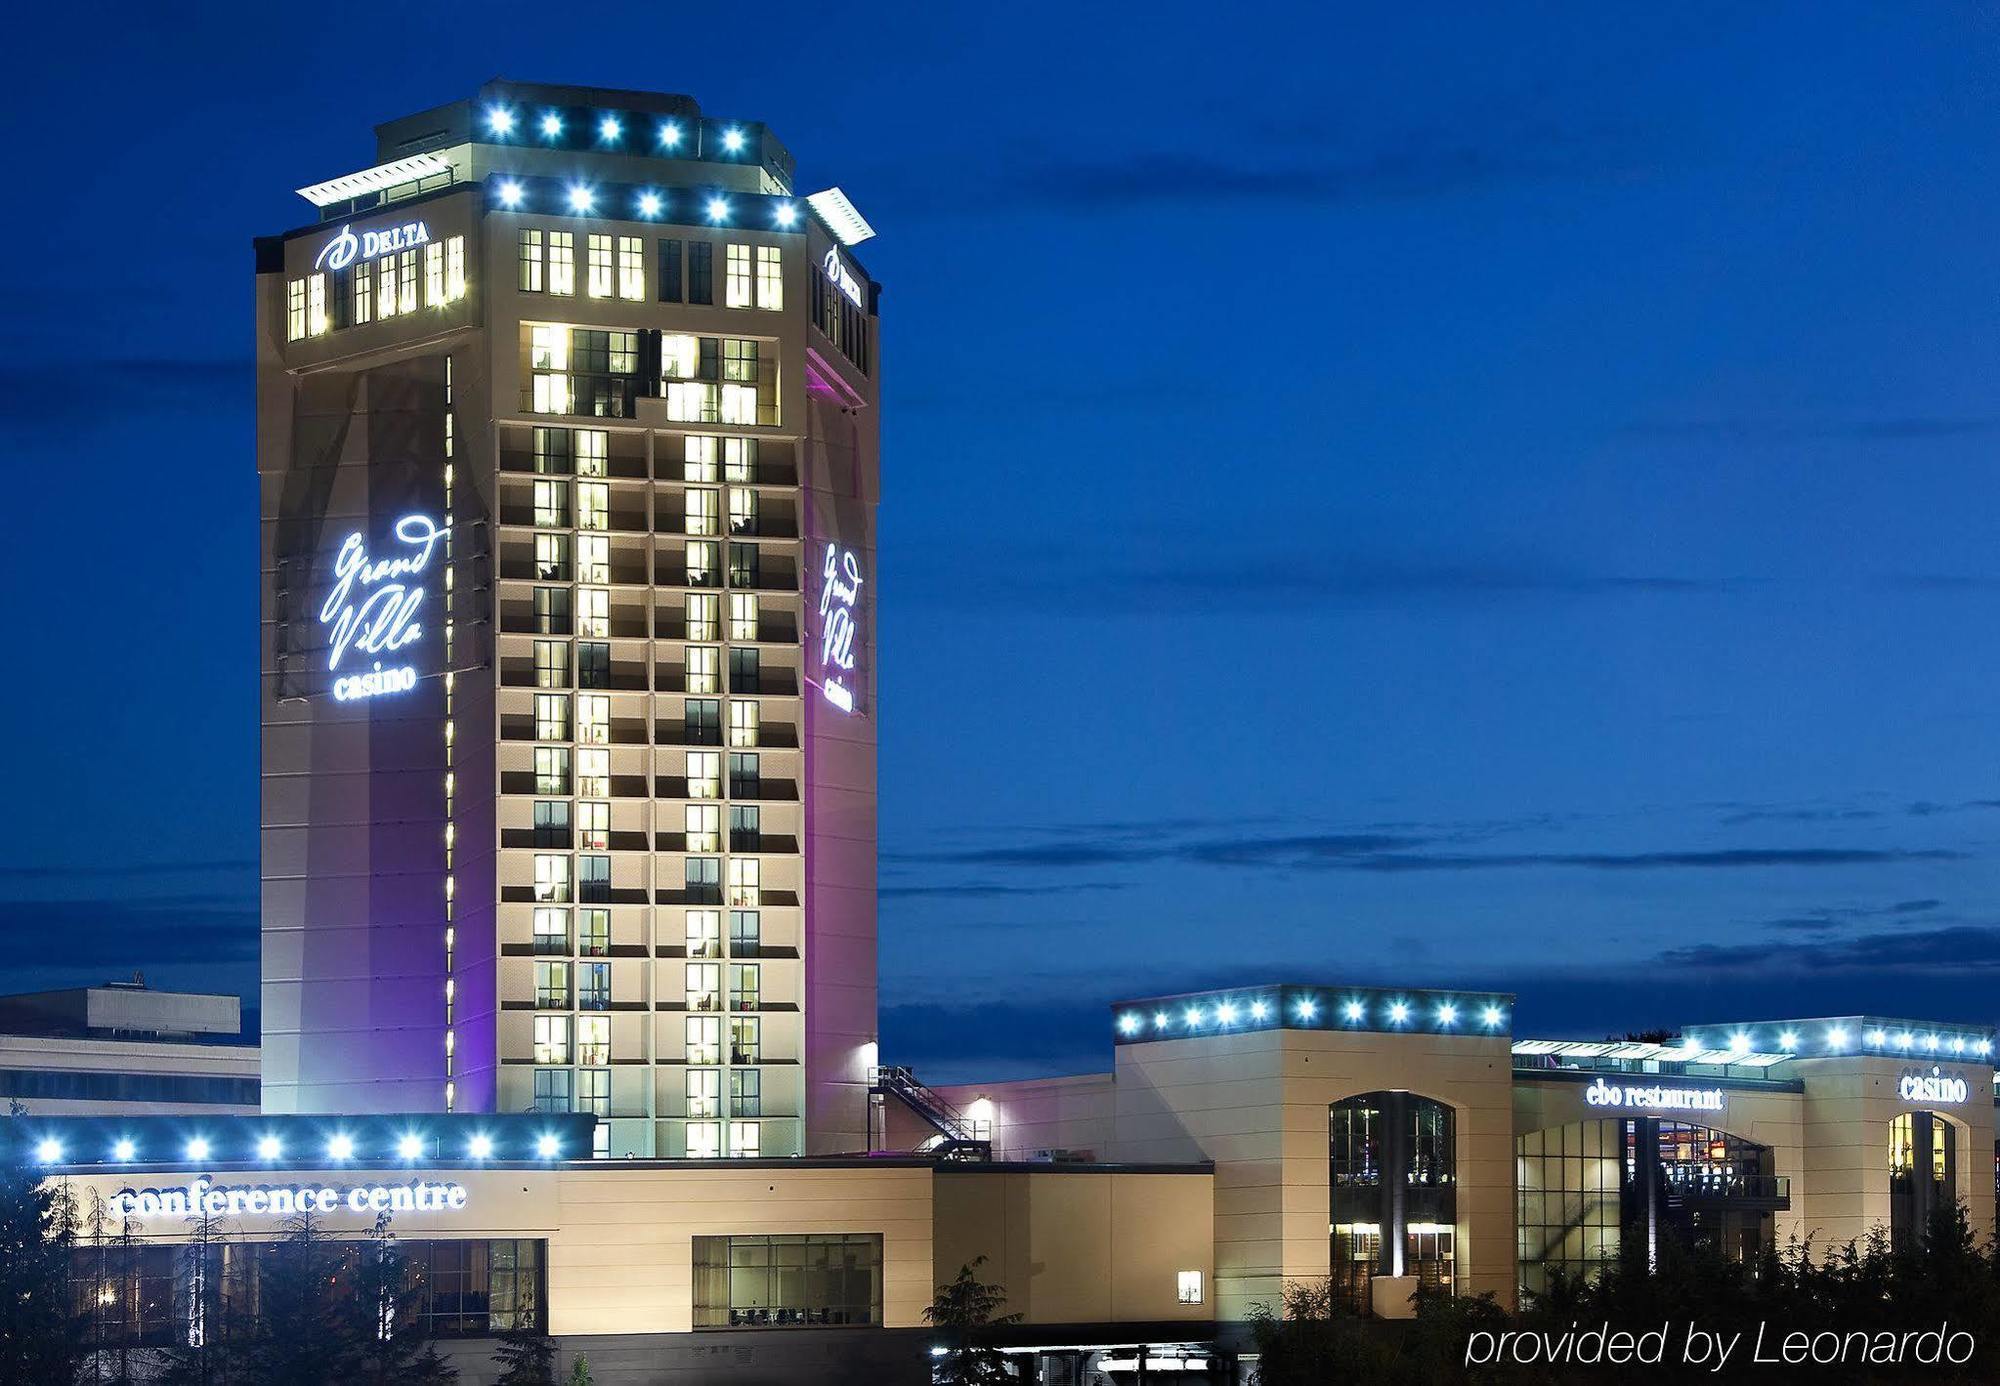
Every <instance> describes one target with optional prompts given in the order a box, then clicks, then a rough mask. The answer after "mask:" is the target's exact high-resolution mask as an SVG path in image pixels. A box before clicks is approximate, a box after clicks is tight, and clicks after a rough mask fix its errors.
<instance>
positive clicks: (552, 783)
mask: <svg viewBox="0 0 2000 1386" xmlns="http://www.w3.org/2000/svg"><path fill="white" fill-rule="evenodd" d="M535 793H537V794H567V793H569V751H568V749H567V748H565V747H562V746H537V747H535Z"/></svg>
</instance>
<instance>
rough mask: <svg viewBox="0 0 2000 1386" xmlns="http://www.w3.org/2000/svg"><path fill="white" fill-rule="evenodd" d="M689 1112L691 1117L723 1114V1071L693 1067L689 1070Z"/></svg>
mask: <svg viewBox="0 0 2000 1386" xmlns="http://www.w3.org/2000/svg"><path fill="white" fill-rule="evenodd" d="M687 1114H688V1115H689V1116H691V1117H719V1116H721V1115H722V1071H721V1070H720V1069H714V1068H691V1069H689V1070H688V1071H687Z"/></svg>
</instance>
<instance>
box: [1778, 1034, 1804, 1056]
mask: <svg viewBox="0 0 2000 1386" xmlns="http://www.w3.org/2000/svg"><path fill="white" fill-rule="evenodd" d="M1798 1047H1799V1032H1798V1031H1796V1030H1784V1031H1781V1032H1780V1033H1779V1035H1778V1048H1780V1049H1782V1050H1784V1051H1785V1052H1786V1053H1788V1054H1789V1053H1791V1051H1792V1050H1794V1049H1797V1048H1798Z"/></svg>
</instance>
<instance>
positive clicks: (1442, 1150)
mask: <svg viewBox="0 0 2000 1386" xmlns="http://www.w3.org/2000/svg"><path fill="white" fill-rule="evenodd" d="M1328 1116H1329V1161H1328V1163H1329V1175H1330V1179H1331V1183H1332V1213H1333V1227H1332V1269H1333V1278H1334V1283H1335V1286H1336V1288H1337V1289H1338V1290H1339V1292H1340V1293H1341V1294H1342V1295H1343V1296H1344V1297H1345V1298H1347V1299H1348V1300H1349V1301H1350V1302H1351V1303H1353V1304H1355V1305H1356V1306H1357V1307H1361V1308H1366V1307H1367V1305H1368V1298H1369V1285H1370V1283H1371V1282H1372V1281H1373V1280H1374V1278H1375V1277H1376V1276H1377V1275H1393V1276H1415V1277H1417V1278H1418V1279H1419V1280H1421V1281H1423V1282H1424V1283H1425V1284H1426V1285H1430V1286H1433V1287H1439V1288H1445V1289H1449V1288H1451V1286H1452V1283H1453V1254H1452V1253H1453V1240H1454V1237H1453V1228H1454V1224H1455V1223H1456V1222H1457V1212H1458V1202H1457V1179H1458V1151H1457V1138H1456V1124H1455V1117H1454V1113H1453V1112H1452V1109H1451V1108H1450V1107H1448V1106H1446V1105H1445V1104H1444V1103H1442V1102H1437V1101H1433V1100H1432V1099H1430V1098H1428V1097H1419V1096H1417V1095H1415V1094H1414V1093H1408V1092H1371V1093H1363V1094H1362V1095H1360V1096H1358V1097H1350V1098H1346V1099H1344V1100H1342V1101H1340V1102H1336V1103H1334V1104H1333V1106H1332V1108H1331V1109H1330V1110H1329V1113H1328Z"/></svg>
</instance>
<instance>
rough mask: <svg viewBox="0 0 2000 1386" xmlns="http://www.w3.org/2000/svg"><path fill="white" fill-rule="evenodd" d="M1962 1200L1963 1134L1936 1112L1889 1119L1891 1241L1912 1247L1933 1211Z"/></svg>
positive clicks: (1900, 1114) (1910, 1113) (1909, 1114)
mask: <svg viewBox="0 0 2000 1386" xmlns="http://www.w3.org/2000/svg"><path fill="white" fill-rule="evenodd" d="M1957 1197H1958V1132H1957V1131H1956V1130H1955V1129H1954V1128H1953V1126H1952V1124H1951V1123H1950V1122H1949V1121H1946V1120H1945V1119H1944V1118H1943V1117H1942V1116H1939V1115H1938V1114H1937V1113H1936V1112H1898V1113H1897V1114H1896V1115H1895V1116H1894V1117H1892V1118H1890V1120H1889V1237H1890V1240H1891V1241H1893V1242H1894V1243H1895V1244H1896V1245H1898V1246H1908V1245H1910V1244H1911V1243H1912V1242H1914V1241H1915V1240H1916V1239H1917V1238H1918V1237H1920V1236H1921V1235H1923V1229H1924V1226H1925V1224H1927V1223H1928V1222H1929V1221H1930V1217H1931V1213H1932V1211H1933V1210H1935V1209H1937V1208H1938V1207H1940V1206H1942V1205H1943V1204H1945V1203H1948V1202H1950V1201H1951V1200H1953V1199H1955V1198H1957Z"/></svg>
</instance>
